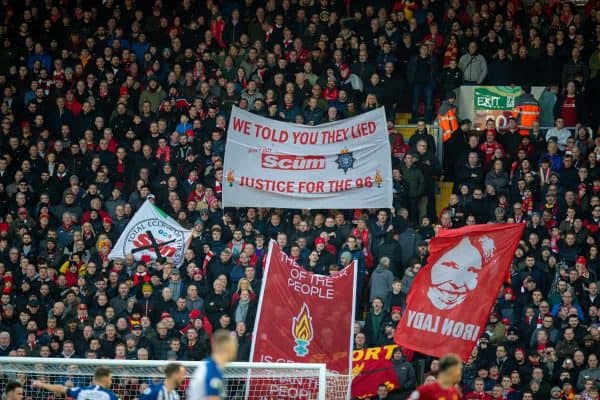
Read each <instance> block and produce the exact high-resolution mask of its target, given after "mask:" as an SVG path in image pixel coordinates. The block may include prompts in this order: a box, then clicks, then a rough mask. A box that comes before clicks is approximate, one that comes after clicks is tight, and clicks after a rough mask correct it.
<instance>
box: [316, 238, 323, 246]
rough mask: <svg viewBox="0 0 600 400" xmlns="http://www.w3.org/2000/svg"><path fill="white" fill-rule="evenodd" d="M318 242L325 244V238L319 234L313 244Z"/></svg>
mask: <svg viewBox="0 0 600 400" xmlns="http://www.w3.org/2000/svg"><path fill="white" fill-rule="evenodd" d="M318 244H325V239H323V238H322V237H321V236H319V237H318V238H316V239H315V246H316V245H318Z"/></svg>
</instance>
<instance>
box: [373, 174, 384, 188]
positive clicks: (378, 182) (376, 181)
mask: <svg viewBox="0 0 600 400" xmlns="http://www.w3.org/2000/svg"><path fill="white" fill-rule="evenodd" d="M375 183H376V184H377V187H378V188H380V187H381V184H382V183H383V178H382V177H381V171H379V170H376V171H375Z"/></svg>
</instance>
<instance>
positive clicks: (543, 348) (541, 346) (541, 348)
mask: <svg viewBox="0 0 600 400" xmlns="http://www.w3.org/2000/svg"><path fill="white" fill-rule="evenodd" d="M535 349H536V350H537V351H544V350H546V345H545V344H538V345H537V347H536V348H535Z"/></svg>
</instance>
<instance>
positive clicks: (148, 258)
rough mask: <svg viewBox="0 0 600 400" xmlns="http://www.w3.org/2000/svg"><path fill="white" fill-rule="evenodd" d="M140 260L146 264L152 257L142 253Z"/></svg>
mask: <svg viewBox="0 0 600 400" xmlns="http://www.w3.org/2000/svg"><path fill="white" fill-rule="evenodd" d="M141 261H142V262H143V263H144V264H147V263H149V262H150V261H152V258H151V257H150V256H149V255H148V254H144V255H143V256H142V258H141Z"/></svg>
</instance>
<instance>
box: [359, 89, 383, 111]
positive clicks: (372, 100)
mask: <svg viewBox="0 0 600 400" xmlns="http://www.w3.org/2000/svg"><path fill="white" fill-rule="evenodd" d="M377 107H379V102H378V101H377V96H375V95H374V94H373V93H369V94H368V95H367V97H366V98H365V102H364V103H363V105H362V109H363V111H365V112H366V111H371V110H374V109H376V108H377Z"/></svg>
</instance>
